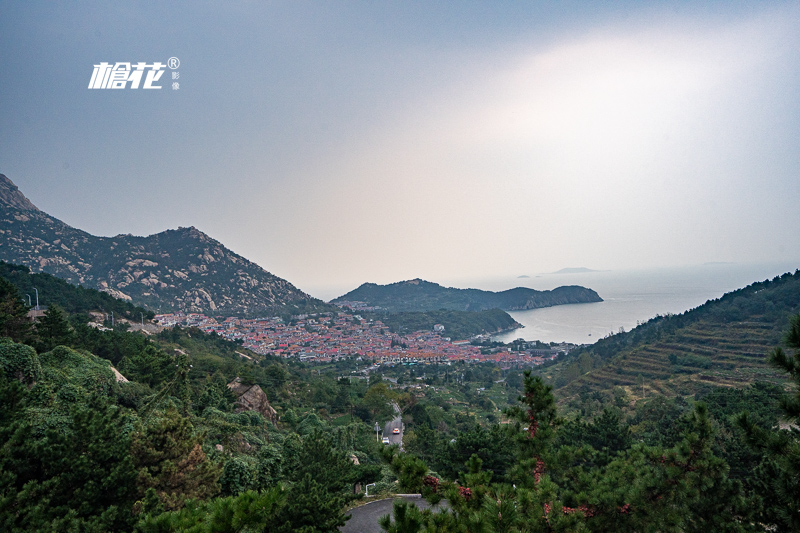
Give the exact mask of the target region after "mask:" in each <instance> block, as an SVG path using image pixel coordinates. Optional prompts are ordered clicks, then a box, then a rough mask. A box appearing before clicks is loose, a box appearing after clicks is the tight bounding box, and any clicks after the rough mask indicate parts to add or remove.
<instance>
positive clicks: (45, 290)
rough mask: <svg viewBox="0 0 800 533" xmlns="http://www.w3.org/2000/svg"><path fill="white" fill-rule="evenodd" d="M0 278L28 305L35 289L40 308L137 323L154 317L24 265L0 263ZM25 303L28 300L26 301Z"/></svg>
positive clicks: (104, 295) (111, 297)
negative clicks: (95, 313) (109, 315)
mask: <svg viewBox="0 0 800 533" xmlns="http://www.w3.org/2000/svg"><path fill="white" fill-rule="evenodd" d="M0 277H3V278H5V279H7V280H8V281H10V282H11V283H13V284H14V286H16V287H17V289H18V290H19V293H20V295H21V296H22V297H23V298H25V296H26V295H29V296H30V297H31V304H32V305H35V304H36V297H35V294H36V291H35V290H34V288H36V289H37V290H38V291H39V303H40V304H41V305H42V307H45V306H50V305H58V306H59V307H61V308H62V309H64V310H65V311H66V312H67V313H71V314H75V313H90V312H92V311H99V312H104V313H112V312H113V313H115V314H116V316H117V317H125V318H128V319H131V320H136V321H138V320H139V319H140V318H147V319H150V318H153V312H152V311H148V310H146V309H144V308H142V307H137V306H135V305H133V304H132V303H130V302H126V301H123V300H120V299H117V298H114V297H113V296H111V295H110V294H108V293H107V292H102V291H98V290H97V289H86V288H84V287H81V286H80V285H78V286H75V285H72V284H71V283H69V282H67V281H65V280H63V279H61V278H57V277H55V276H53V275H51V274H46V273H44V272H42V273H39V274H32V273H31V271H30V269H29V268H28V267H26V266H23V265H12V264H10V263H6V262H4V261H0ZM25 300H26V302H25V303H27V298H25Z"/></svg>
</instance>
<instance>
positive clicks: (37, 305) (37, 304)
mask: <svg viewBox="0 0 800 533" xmlns="http://www.w3.org/2000/svg"><path fill="white" fill-rule="evenodd" d="M33 290H35V291H36V310H37V311H38V310H39V289H37V288H36V287H34V288H33Z"/></svg>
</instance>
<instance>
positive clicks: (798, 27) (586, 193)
mask: <svg viewBox="0 0 800 533" xmlns="http://www.w3.org/2000/svg"><path fill="white" fill-rule="evenodd" d="M170 57H177V58H179V59H180V66H179V67H178V68H177V69H175V70H174V71H172V70H170V69H169V68H165V69H164V72H165V74H164V75H163V77H162V79H161V80H160V81H159V82H158V83H157V84H156V85H161V86H162V89H160V90H143V89H138V90H133V89H131V88H129V87H128V88H125V89H117V90H112V89H106V90H103V89H88V85H89V81H90V78H91V75H92V71H93V66H94V65H96V64H99V63H100V62H109V63H112V64H113V63H116V62H133V63H137V62H147V63H148V64H152V63H154V62H162V63H166V62H167V59H168V58H170ZM173 72H176V73H177V74H178V76H179V77H178V79H177V80H175V82H176V83H178V86H177V88H173V85H172V84H173V80H172V79H171V76H172V73H173ZM0 117H2V122H1V123H0V124H2V126H0V173H3V174H5V175H6V176H8V177H9V178H10V179H11V180H12V181H14V183H16V184H17V186H19V188H20V189H21V190H22V192H23V193H24V194H25V195H26V196H27V197H28V198H29V199H30V200H31V201H32V202H33V203H34V204H35V205H37V206H38V207H39V208H40V209H42V210H44V211H46V212H48V213H49V214H51V215H53V216H55V217H57V218H59V219H61V220H63V221H64V222H66V223H68V224H70V225H72V226H74V227H77V228H80V229H83V230H85V231H88V232H90V233H92V234H95V235H103V236H112V235H116V234H120V233H132V234H134V235H150V234H153V233H158V232H161V231H164V230H166V229H174V228H177V227H179V226H195V227H197V228H198V229H200V230H202V231H204V232H205V233H207V234H209V235H210V236H211V237H213V238H215V239H217V240H219V241H221V242H222V243H223V244H224V245H226V246H227V247H228V248H230V249H232V250H233V251H235V252H237V253H239V254H241V255H243V256H244V257H246V258H248V259H250V260H252V261H254V262H256V263H258V264H259V265H260V266H262V267H264V268H265V269H266V270H268V271H270V272H272V273H274V274H276V275H278V276H280V277H283V278H285V279H288V280H289V281H291V282H292V283H294V284H295V285H297V286H298V287H300V288H301V289H303V290H306V291H308V292H311V293H312V294H315V295H317V294H322V293H326V291H328V293H329V292H330V290H331V287H337V288H342V292H345V291H346V290H350V289H352V288H355V287H356V286H358V285H360V284H361V283H363V282H367V281H370V282H377V283H391V282H395V281H400V280H404V279H412V278H417V277H420V278H423V279H427V280H430V281H438V282H444V281H446V280H456V279H478V278H482V277H487V276H500V275H507V276H517V275H533V274H536V273H541V272H552V271H556V270H558V269H561V268H566V267H588V268H594V269H626V268H652V267H661V266H677V265H687V264H702V263H705V262H717V261H721V262H756V261H761V262H763V261H781V262H796V264H797V267H800V231H798V229H797V228H798V227H800V209H798V201H800V3H798V2H796V1H795V2H769V1H759V2H731V1H725V2H712V1H709V2H689V1H682V2H625V1H620V2H569V1H566V2H503V1H488V0H487V1H483V2H468V1H452V2H445V1H442V2H371V1H370V2H335V1H331V2H302V1H291V2H289V1H286V2H224V3H223V2H219V3H214V2H169V3H162V2H126V3H110V2H96V3H92V2H74V3H73V2H70V3H55V2H49V1H48V2H32V1H20V2H7V1H0ZM328 293H326V294H328ZM328 295H329V294H328Z"/></svg>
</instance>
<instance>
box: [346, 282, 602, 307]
mask: <svg viewBox="0 0 800 533" xmlns="http://www.w3.org/2000/svg"><path fill="white" fill-rule="evenodd" d="M346 301H351V302H353V301H355V302H364V303H365V304H367V305H369V306H375V307H380V308H381V309H383V310H386V311H390V312H398V311H434V310H439V309H449V310H454V311H483V310H486V309H504V310H506V311H519V310H523V309H538V308H540V307H551V306H554V305H563V304H576V303H588V302H602V301H603V299H602V298H600V296H599V295H598V294H597V293H596V292H595V291H593V290H591V289H587V288H585V287H579V286H576V285H571V286H566V287H558V288H555V289H553V290H551V291H537V290H534V289H528V288H525V287H517V288H515V289H509V290H506V291H502V292H491V291H483V290H480V289H455V288H451V287H442V286H441V285H439V284H437V283H431V282H429V281H424V280H421V279H412V280H409V281H400V282H397V283H392V284H389V285H378V284H375V283H364V284H363V285H361V286H360V287H358V288H357V289H355V290H353V291H350V292H348V293H347V294H345V295H343V296H340V297H338V298H336V299H335V300H333V301H332V302H333V303H340V302H346Z"/></svg>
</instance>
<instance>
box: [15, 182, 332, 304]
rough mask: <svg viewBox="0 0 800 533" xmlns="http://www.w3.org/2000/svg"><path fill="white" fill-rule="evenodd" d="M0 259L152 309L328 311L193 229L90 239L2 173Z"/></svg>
mask: <svg viewBox="0 0 800 533" xmlns="http://www.w3.org/2000/svg"><path fill="white" fill-rule="evenodd" d="M0 260H4V261H7V262H9V263H15V264H21V265H25V266H27V267H29V268H30V269H31V270H32V271H33V272H46V273H49V274H53V275H55V276H58V277H60V278H63V279H66V280H67V281H69V282H71V283H73V284H76V285H83V286H85V287H89V288H95V289H99V290H102V291H104V292H107V293H109V294H111V295H112V296H114V297H117V298H121V299H123V300H126V301H131V302H133V303H136V304H137V305H142V306H144V307H146V308H148V309H151V310H154V311H160V312H169V311H182V312H199V313H210V314H216V315H222V314H228V315H239V316H255V315H259V314H261V315H264V314H279V313H282V312H285V311H287V310H288V311H291V312H304V311H309V310H315V309H328V306H327V304H325V303H324V302H322V301H321V300H318V299H316V298H313V297H311V296H309V295H308V294H306V293H305V292H303V291H301V290H299V289H298V288H297V287H295V286H294V285H292V284H291V283H290V282H288V281H286V280H284V279H282V278H279V277H277V276H275V275H274V274H271V273H269V272H267V271H266V270H264V269H263V268H262V267H260V266H259V265H257V264H255V263H253V262H252V261H249V260H248V259H246V258H244V257H242V256H240V255H238V254H236V253H235V252H233V251H231V250H229V249H228V248H226V247H225V246H224V245H223V244H222V243H220V242H219V241H217V240H215V239H213V238H212V237H210V236H209V235H207V234H205V233H203V232H202V231H200V230H198V229H197V228H196V227H194V226H190V227H179V228H178V229H168V230H165V231H162V232H160V233H156V234H153V235H149V236H141V237H140V236H134V235H130V234H120V235H116V236H114V237H98V236H95V235H91V234H90V233H87V232H85V231H83V230H80V229H77V228H74V227H72V226H70V225H68V224H66V223H64V222H62V221H61V220H59V219H57V218H55V217H52V216H50V215H49V214H47V213H45V212H44V211H41V210H40V209H38V208H37V207H36V206H35V205H34V204H33V203H32V202H31V201H30V200H28V199H27V198H26V197H25V195H24V194H23V193H22V192H21V191H20V190H19V188H17V186H16V185H14V183H13V182H12V181H11V180H10V179H9V178H8V177H6V176H5V175H3V174H0Z"/></svg>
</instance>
